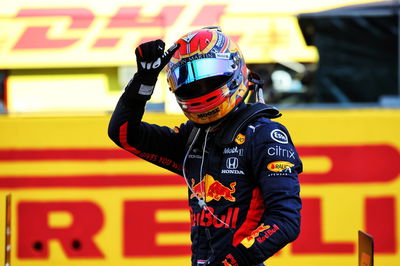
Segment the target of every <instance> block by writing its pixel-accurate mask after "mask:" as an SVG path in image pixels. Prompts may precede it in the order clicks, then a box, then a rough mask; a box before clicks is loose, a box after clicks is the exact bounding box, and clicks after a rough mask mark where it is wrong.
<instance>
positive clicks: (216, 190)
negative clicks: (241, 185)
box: [190, 174, 236, 202]
mask: <svg viewBox="0 0 400 266" xmlns="http://www.w3.org/2000/svg"><path fill="white" fill-rule="evenodd" d="M195 183H196V181H195V180H194V179H193V178H192V189H193V193H192V195H191V196H190V198H191V199H192V198H194V197H195V195H197V197H199V198H204V195H206V202H210V201H212V200H218V201H219V200H220V199H221V198H224V199H226V200H229V201H231V202H234V201H236V198H235V197H234V196H233V193H235V192H236V188H235V186H236V182H231V183H230V184H229V187H227V186H224V185H223V184H222V183H221V182H219V181H218V180H215V179H214V178H213V177H212V176H211V175H208V174H206V175H205V176H204V178H203V180H202V181H200V182H199V183H197V184H195Z"/></svg>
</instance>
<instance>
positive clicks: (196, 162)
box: [108, 91, 302, 266]
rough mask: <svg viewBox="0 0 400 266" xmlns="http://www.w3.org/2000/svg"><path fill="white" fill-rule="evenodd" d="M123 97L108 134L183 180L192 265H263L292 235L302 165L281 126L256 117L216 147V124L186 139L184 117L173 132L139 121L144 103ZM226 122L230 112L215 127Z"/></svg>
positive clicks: (296, 227)
mask: <svg viewBox="0 0 400 266" xmlns="http://www.w3.org/2000/svg"><path fill="white" fill-rule="evenodd" d="M126 94H127V92H126V91H125V92H124V93H123V95H122V96H121V98H120V100H119V102H118V104H117V106H116V108H115V110H114V112H113V115H112V118H111V121H110V124H109V132H108V134H109V137H110V138H111V139H112V140H113V141H114V142H115V143H116V144H117V145H118V146H120V147H121V148H123V149H125V150H127V151H129V152H131V153H133V154H135V155H136V156H139V157H141V158H142V159H144V160H147V161H149V162H151V163H153V164H155V165H158V166H160V167H163V168H166V169H168V170H170V171H172V172H174V173H176V174H178V175H181V176H184V178H186V180H187V184H188V186H189V188H190V189H189V193H188V198H189V208H190V221H191V241H192V265H195V266H197V265H258V264H260V265H262V263H263V261H265V260H266V259H267V258H268V257H270V256H272V255H273V254H274V253H276V252H277V251H278V250H280V249H281V248H283V247H284V246H285V245H286V244H288V243H289V242H291V241H293V240H295V239H296V238H297V236H298V234H299V231H300V209H301V200H300V197H299V190H300V189H299V183H298V178H297V175H298V174H299V173H301V171H302V163H301V161H300V159H299V156H298V154H297V152H296V150H295V147H294V146H293V143H292V140H291V138H290V136H289V133H288V131H287V130H286V128H285V127H284V126H283V125H281V124H279V123H277V122H273V121H271V120H270V119H268V118H265V117H261V118H257V119H255V120H254V121H251V123H249V124H247V125H246V126H245V127H243V129H242V130H241V131H240V133H239V134H237V136H236V137H235V139H234V141H233V142H232V143H230V144H229V145H227V146H221V144H220V139H219V137H221V136H219V135H218V132H219V131H218V129H217V130H213V131H209V130H206V129H200V130H198V131H197V134H196V136H195V137H194V138H193V137H192V138H193V139H190V138H191V137H189V136H191V133H192V132H193V128H194V124H193V123H192V122H191V121H190V120H189V121H187V122H186V123H183V124H181V125H180V126H179V127H175V128H174V129H171V128H169V127H162V126H158V125H154V124H149V123H146V122H142V116H143V114H144V110H145V104H146V101H145V100H142V99H132V97H130V98H128V97H127V95H126ZM245 108H248V105H246V104H244V103H243V104H241V105H240V108H239V109H238V110H237V111H235V112H242V111H243V110H244V109H245ZM229 124H230V121H229V117H228V118H227V119H226V121H224V122H223V123H222V125H221V127H223V126H228V125H229ZM188 139H190V141H189V143H188ZM182 166H183V167H182ZM199 199H200V200H203V201H204V203H205V204H203V205H202V204H199Z"/></svg>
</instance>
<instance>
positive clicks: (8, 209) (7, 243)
mask: <svg viewBox="0 0 400 266" xmlns="http://www.w3.org/2000/svg"><path fill="white" fill-rule="evenodd" d="M5 229H6V239H5V243H4V247H5V248H4V251H5V254H4V265H5V266H10V265H11V194H8V195H7V196H6V227H5Z"/></svg>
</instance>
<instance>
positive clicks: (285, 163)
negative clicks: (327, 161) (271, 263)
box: [237, 122, 302, 263]
mask: <svg viewBox="0 0 400 266" xmlns="http://www.w3.org/2000/svg"><path fill="white" fill-rule="evenodd" d="M251 145H252V147H251V149H250V152H251V154H252V160H251V162H252V169H254V173H253V174H254V176H255V178H256V183H257V185H258V186H259V188H260V192H261V195H262V201H263V203H264V208H265V209H264V213H263V215H262V217H261V220H260V222H259V224H258V227H257V228H255V229H254V230H253V231H252V233H251V235H250V236H249V237H246V238H244V239H243V240H242V241H241V243H240V244H239V245H238V246H237V248H238V251H239V252H240V254H243V255H244V256H246V257H247V258H251V262H253V263H261V262H263V261H265V260H266V259H267V258H269V257H271V256H272V255H273V254H275V253H276V252H277V251H279V250H280V249H282V248H283V247H284V246H285V245H287V244H288V243H290V242H292V241H294V240H295V239H296V238H297V237H298V235H299V233H300V220H301V216H300V210H301V207H302V204H301V199H300V195H299V194H300V186H299V182H298V174H300V173H301V172H302V163H301V160H300V158H299V156H298V154H297V152H296V149H295V147H294V145H293V142H292V140H291V137H290V135H289V133H288V131H287V129H286V128H285V127H284V126H283V125H281V124H279V123H276V122H270V123H269V124H266V125H263V126H260V127H259V128H256V131H255V133H254V139H253V143H252V144H251Z"/></svg>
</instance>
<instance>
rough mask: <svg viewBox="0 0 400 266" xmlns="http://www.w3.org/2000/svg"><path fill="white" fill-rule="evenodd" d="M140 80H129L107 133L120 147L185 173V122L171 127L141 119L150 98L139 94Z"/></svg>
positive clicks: (186, 129) (157, 163) (167, 167)
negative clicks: (183, 168)
mask: <svg viewBox="0 0 400 266" xmlns="http://www.w3.org/2000/svg"><path fill="white" fill-rule="evenodd" d="M138 86H140V82H139V80H138V78H137V76H136V75H135V77H134V78H133V79H132V80H131V82H129V84H128V85H127V87H126V88H125V91H124V93H123V94H122V96H121V97H120V99H119V101H118V103H117V106H116V107H115V110H114V112H113V114H112V116H111V120H110V122H109V126H108V135H109V137H110V138H111V140H113V141H114V142H115V143H116V144H117V145H118V146H119V147H121V148H123V149H125V150H127V151H129V152H131V153H133V154H135V155H136V156H138V157H140V158H142V159H144V160H146V161H149V162H151V163H153V164H155V165H158V166H160V167H163V168H165V169H168V170H170V171H172V172H174V173H177V174H179V175H182V160H183V157H184V150H185V144H186V139H187V132H188V130H190V129H189V128H190V126H187V124H182V125H181V126H180V127H179V128H178V127H176V128H175V129H171V128H169V127H165V126H158V125H155V124H149V123H146V122H143V121H142V117H143V114H144V111H145V105H146V101H147V100H148V98H143V97H142V96H141V95H138V94H137V91H138Z"/></svg>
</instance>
